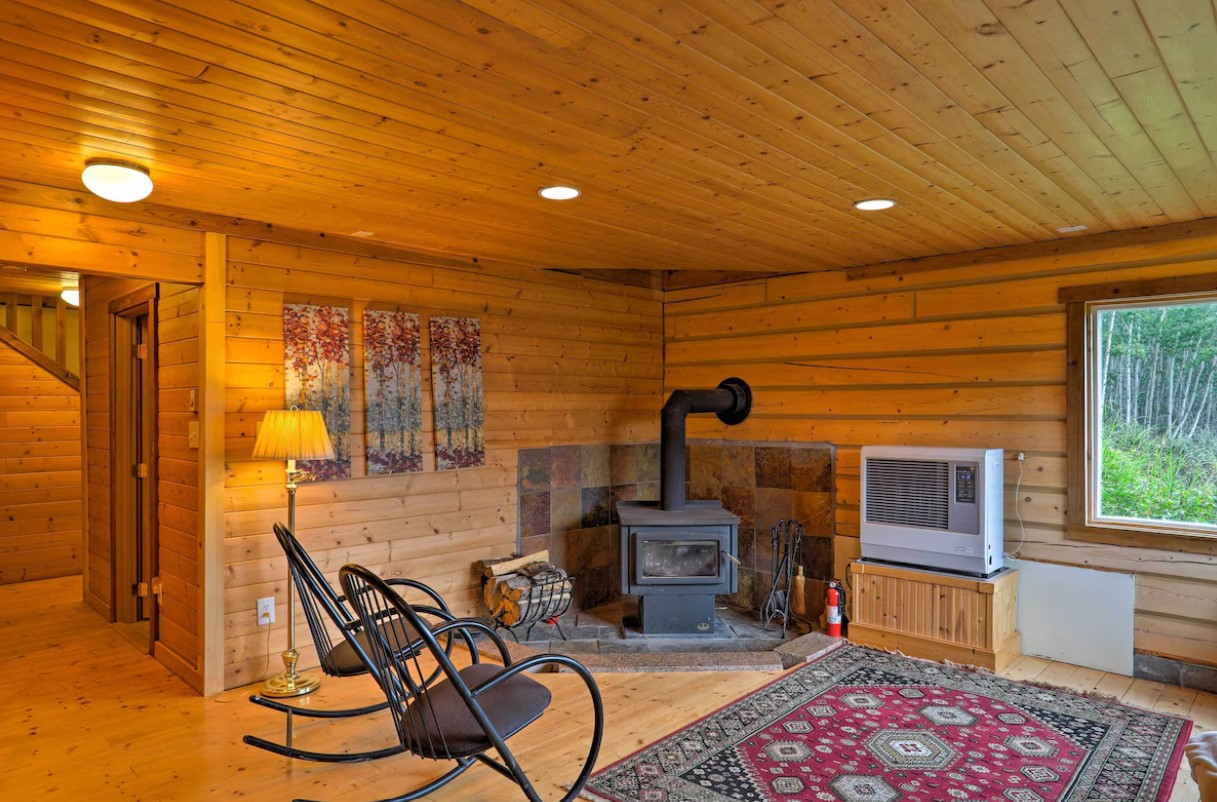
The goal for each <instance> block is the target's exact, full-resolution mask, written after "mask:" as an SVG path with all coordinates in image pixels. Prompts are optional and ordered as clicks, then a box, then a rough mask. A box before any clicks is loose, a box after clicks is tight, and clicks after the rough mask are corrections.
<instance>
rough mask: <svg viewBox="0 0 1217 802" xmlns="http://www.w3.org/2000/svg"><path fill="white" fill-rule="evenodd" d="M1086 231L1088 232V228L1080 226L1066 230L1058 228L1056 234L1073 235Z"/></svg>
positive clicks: (1069, 227)
mask: <svg viewBox="0 0 1217 802" xmlns="http://www.w3.org/2000/svg"><path fill="white" fill-rule="evenodd" d="M1085 230H1086V226H1081V225H1078V226H1065V227H1064V228H1058V229H1057V230H1056V232H1057V233H1058V234H1073V233H1075V232H1078V231H1085Z"/></svg>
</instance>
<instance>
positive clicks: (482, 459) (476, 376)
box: [431, 317, 486, 471]
mask: <svg viewBox="0 0 1217 802" xmlns="http://www.w3.org/2000/svg"><path fill="white" fill-rule="evenodd" d="M431 385H432V387H431V391H432V393H434V395H435V465H436V467H437V468H438V469H439V470H441V471H442V470H448V469H451V468H470V467H473V466H476V465H485V464H486V432H485V410H484V408H483V406H482V331H481V326H480V325H479V323H478V320H477V318H469V317H433V318H431Z"/></svg>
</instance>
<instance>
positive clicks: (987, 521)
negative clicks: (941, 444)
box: [861, 446, 1003, 576]
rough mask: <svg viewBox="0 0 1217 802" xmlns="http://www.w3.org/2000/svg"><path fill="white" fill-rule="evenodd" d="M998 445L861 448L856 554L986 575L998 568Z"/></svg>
mask: <svg viewBox="0 0 1217 802" xmlns="http://www.w3.org/2000/svg"><path fill="white" fill-rule="evenodd" d="M1002 458H1003V452H1002V449H1000V448H987V449H986V448H913V447H903V446H901V447H896V446H864V447H863V449H862V533H861V534H862V558H863V559H864V560H877V561H880V562H889V563H899V564H902V565H911V566H916V567H918V568H928V569H932V570H937V571H956V572H959V573H965V574H969V575H972V576H989V575H990V574H993V573H994V572H996V571H999V570H1001V568H1002V517H1003V511H1002V510H1003V503H1002V478H1003V477H1002Z"/></svg>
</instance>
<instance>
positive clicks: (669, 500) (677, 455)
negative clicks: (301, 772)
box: [659, 378, 752, 510]
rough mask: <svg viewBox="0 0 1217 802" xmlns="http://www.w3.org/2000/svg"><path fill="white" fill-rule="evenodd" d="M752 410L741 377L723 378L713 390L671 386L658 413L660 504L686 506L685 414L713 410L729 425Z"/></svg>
mask: <svg viewBox="0 0 1217 802" xmlns="http://www.w3.org/2000/svg"><path fill="white" fill-rule="evenodd" d="M751 411H752V389H751V388H750V387H749V386H748V383H747V382H745V381H744V380H743V379H736V378H730V379H724V380H723V381H722V382H720V383H719V385H718V387H716V388H714V389H713V390H674V391H673V392H672V394H671V395H670V396H668V400H667V403H665V404H664V405H663V410H662V411H661V412H660V415H659V460H660V489H659V491H660V494H659V500H660V508H662V509H664V510H683V509H684V508H685V418H687V417H688V416H689V415H691V414H697V413H702V412H713V413H715V414H716V415H718V419H719V420H721V421H722V422H723V423H725V424H727V425H728V426H734V425H736V424H738V423H742V422H743V421H744V419H745V418H747V417H748V413H749V412H751Z"/></svg>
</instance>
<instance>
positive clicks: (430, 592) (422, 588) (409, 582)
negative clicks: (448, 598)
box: [385, 576, 452, 615]
mask: <svg viewBox="0 0 1217 802" xmlns="http://www.w3.org/2000/svg"><path fill="white" fill-rule="evenodd" d="M385 584H387V585H390V586H401V587H407V588H413V589H414V590H417V591H419V592H421V593H423V594H424V595H426V596H428V597H430V599H431V601H433V602H435V606H436V607H438V608H439V609H441V610H443V611H444V612H445V613H447V614H448V615H452V611H451V610H449V609H448V603H447V602H445V601H444V598H443V597H442V596H440V595H439V594H438V593H436V592H435V590H434V589H432V588H431V586H430V585H426V584H424V583H422V582H419V581H418V580H417V579H406V578H405V577H402V576H398V577H393V578H392V579H386V580H385Z"/></svg>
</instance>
